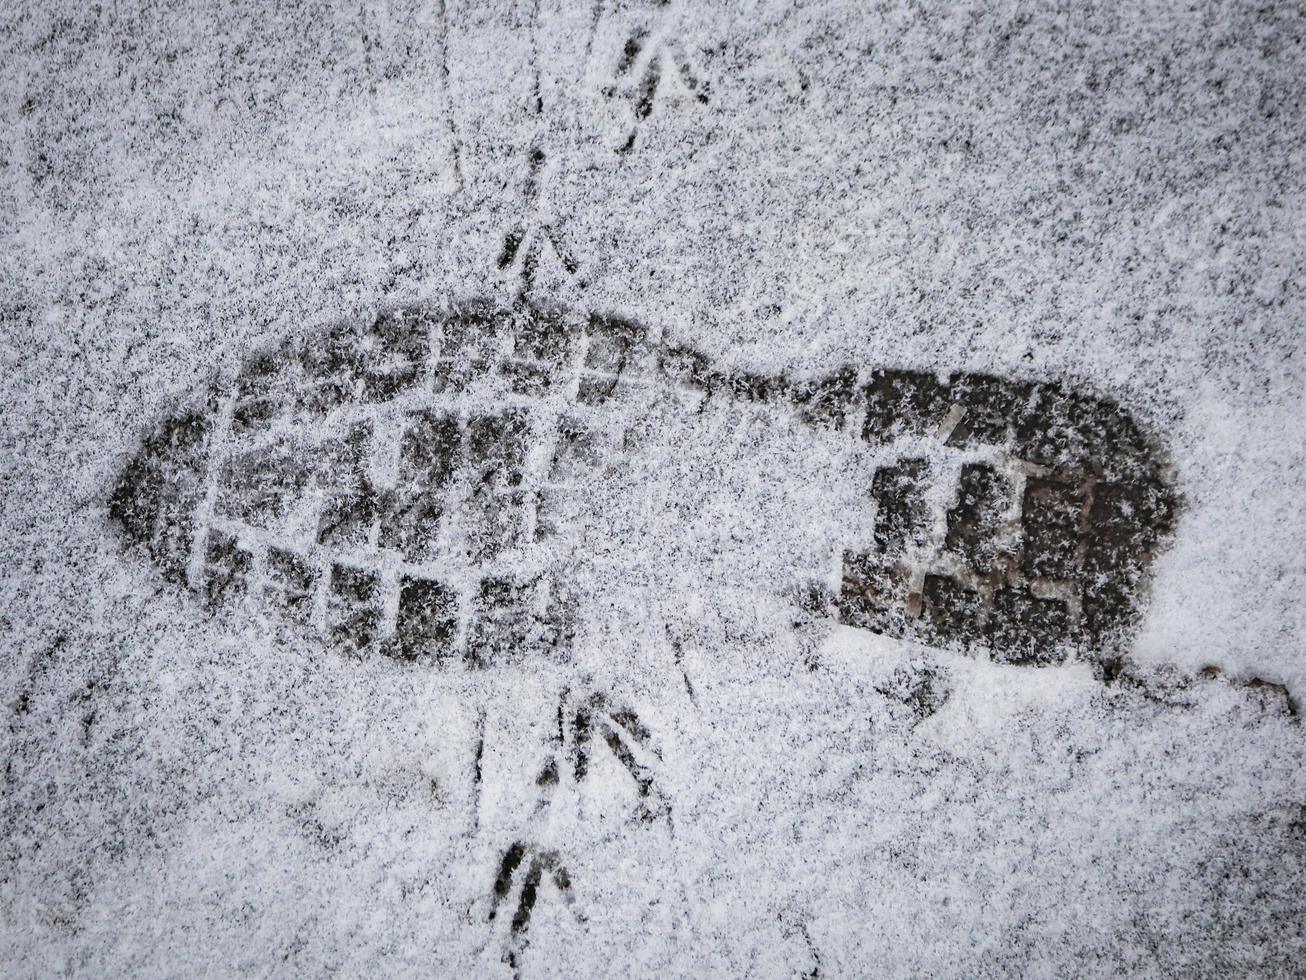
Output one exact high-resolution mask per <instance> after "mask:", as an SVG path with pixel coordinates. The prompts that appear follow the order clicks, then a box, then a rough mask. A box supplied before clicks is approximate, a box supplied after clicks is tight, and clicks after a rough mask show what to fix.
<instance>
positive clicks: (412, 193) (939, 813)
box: [0, 0, 1306, 977]
mask: <svg viewBox="0 0 1306 980" xmlns="http://www.w3.org/2000/svg"><path fill="white" fill-rule="evenodd" d="M7 14H8V16H7V17H6V18H5V22H4V24H3V25H2V26H0V93H3V95H2V96H0V121H2V125H3V134H4V137H5V138H4V139H2V140H0V232H2V233H3V236H4V238H3V245H0V331H2V333H0V353H2V354H3V358H4V360H3V374H2V375H0V377H2V378H3V381H2V382H0V383H2V384H3V386H4V409H3V415H2V416H0V643H2V645H0V684H2V685H3V692H4V700H3V703H0V713H2V714H3V715H4V718H3V724H0V738H2V739H3V751H2V752H0V757H2V758H3V762H4V771H3V776H2V777H0V779H2V781H0V962H3V964H4V965H3V968H2V969H3V972H4V973H6V974H7V975H14V976H21V977H26V976H32V977H36V976H49V975H57V974H71V975H79V976H104V975H145V976H178V975H192V974H211V975H218V976H225V975H241V974H257V975H278V976H318V975H327V974H345V975H351V976H352V975H362V974H372V975H382V976H391V975H393V976H407V975H419V976H430V975H437V976H446V975H447V976H463V975H474V976H491V977H493V976H511V975H513V974H514V973H516V974H518V975H521V976H525V977H533V976H554V975H558V976H562V975H572V976H577V975H578V976H605V975H612V974H618V975H632V976H663V975H674V976H776V977H785V976H799V975H803V976H867V975H870V976H876V975H892V976H909V975H930V976H963V975H966V976H972V975H1031V974H1032V975H1090V976H1091V975H1115V974H1119V973H1124V972H1129V973H1139V974H1143V975H1167V976H1169V975H1218V974H1239V975H1248V974H1250V975H1264V976H1291V975H1300V972H1301V964H1302V962H1303V961H1306V903H1304V902H1303V901H1302V897H1301V896H1302V889H1303V885H1306V736H1304V735H1303V731H1302V727H1301V720H1300V712H1301V711H1302V708H1303V701H1302V698H1303V695H1302V692H1303V691H1306V648H1304V646H1303V644H1304V642H1306V602H1303V599H1302V596H1303V595H1306V559H1304V558H1303V556H1304V555H1306V516H1303V503H1306V501H1304V500H1303V477H1302V473H1303V471H1304V467H1306V425H1303V420H1306V368H1304V367H1303V346H1304V345H1303V337H1306V331H1304V330H1303V322H1304V319H1306V305H1304V304H1303V283H1306V275H1304V273H1306V269H1304V268H1303V265H1304V264H1306V250H1304V249H1303V228H1306V194H1304V193H1303V191H1304V188H1303V182H1304V181H1306V176H1304V174H1306V169H1304V166H1303V165H1304V164H1306V157H1304V149H1306V135H1304V134H1306V112H1304V111H1303V110H1304V107H1306V8H1303V7H1302V6H1301V5H1299V4H1291V3H1282V4H1277V5H1274V4H1271V5H1254V4H1244V3H1225V4H1201V5H1188V6H1181V5H1178V4H1170V3H1164V2H1145V3H1142V4H1097V5H1082V4H1064V5H1061V6H1056V5H1053V4H1049V3H1039V4H1034V5H1027V4H1020V5H1017V4H1006V3H995V4H984V5H977V4H946V5H945V4H929V5H908V4H902V5H895V4H875V5H868V4H861V3H837V2H822V0H810V2H804V3H792V2H789V0H784V2H758V3H750V2H743V3H738V4H729V5H725V4H723V5H709V4H690V3H684V2H677V0H672V2H670V3H666V4H655V3H638V2H632V3H619V2H614V0H595V2H592V3H591V2H586V3H576V4H565V5H564V4H558V3H556V2H553V0H524V2H520V3H516V4H508V3H504V2H499V0H491V2H485V3H474V4H473V3H464V2H461V0H426V2H422V3H416V4H410V3H406V2H401V0H396V2H390V3H380V4H378V3H364V4H361V5H344V4H327V3H318V4H314V3H311V2H305V3H295V4H285V5H268V4H255V3H243V2H238V0H222V2H214V3H207V4H206V3H199V2H191V3H187V2H179V0H173V2H166V3H156V4H149V5H136V4H131V3H123V2H119V3H114V4H105V5H87V4H81V3H65V2H59V0H51V2H42V3H35V2H22V0H20V2H19V3H18V4H17V5H16V6H15V7H14V8H13V9H11V10H9V11H8V12H7ZM478 298H487V299H489V300H490V301H491V302H493V303H494V304H496V305H499V306H504V307H507V306H510V305H511V304H513V303H514V302H516V301H519V300H523V299H528V300H530V301H532V302H534V303H537V304H541V305H543V306H547V307H549V308H555V307H556V308H561V309H564V310H567V311H570V315H575V316H576V317H579V318H580V319H581V320H583V319H584V318H585V317H587V316H588V315H589V314H601V315H604V316H616V317H622V318H626V319H628V320H630V321H632V322H635V323H638V324H641V325H643V326H645V327H647V328H648V329H649V330H651V331H654V333H655V335H656V336H658V337H660V338H664V339H665V340H666V341H667V342H669V343H675V344H680V345H685V346H687V347H692V348H694V349H695V350H697V351H699V352H701V353H702V354H703V355H704V357H705V358H706V359H707V360H708V361H709V362H710V363H712V364H713V365H716V366H717V367H718V368H719V369H720V370H721V371H723V372H734V373H736V374H740V373H744V372H748V373H753V374H757V375H761V376H766V377H772V378H774V377H780V376H785V377H787V378H790V379H798V380H801V379H805V378H817V377H823V376H826V375H828V374H829V373H830V372H832V371H835V370H836V369H839V368H840V367H842V366H844V365H854V366H856V367H857V368H858V369H859V370H861V371H869V370H873V369H876V368H895V369H903V370H907V371H912V372H930V373H935V374H938V375H939V376H941V377H943V376H948V375H956V374H957V373H964V372H969V373H978V374H988V375H993V376H996V377H1001V378H1007V379H1019V380H1028V381H1035V382H1057V383H1060V384H1064V385H1067V386H1069V387H1072V388H1073V389H1075V390H1077V391H1084V392H1088V393H1090V394H1093V395H1099V396H1102V397H1105V398H1108V399H1110V400H1111V401H1112V402H1114V403H1116V404H1119V405H1120V406H1123V407H1124V408H1125V409H1126V410H1127V411H1128V412H1129V413H1130V414H1131V415H1132V416H1133V418H1134V419H1135V420H1136V421H1137V422H1138V423H1139V425H1140V426H1141V427H1143V428H1144V429H1145V430H1146V431H1147V432H1149V433H1151V434H1153V436H1154V437H1155V439H1156V441H1157V442H1158V444H1159V445H1160V446H1162V447H1164V450H1165V452H1166V456H1167V464H1168V466H1169V468H1170V479H1172V481H1173V483H1174V485H1175V487H1176V489H1177V491H1178V494H1179V496H1180V498H1181V500H1182V506H1181V509H1180V510H1179V512H1178V516H1177V518H1176V520H1175V530H1174V533H1173V536H1172V538H1171V539H1170V540H1169V542H1168V544H1167V545H1166V547H1165V548H1164V549H1163V550H1161V551H1160V552H1159V554H1158V556H1157V557H1156V559H1155V561H1154V563H1153V570H1154V574H1153V577H1152V580H1151V586H1150V597H1149V598H1148V601H1147V602H1146V605H1145V607H1144V616H1143V619H1142V621H1141V624H1140V625H1139V627H1138V629H1137V630H1136V631H1135V632H1134V633H1133V635H1132V636H1131V637H1130V642H1129V648H1128V649H1127V650H1126V651H1124V653H1125V655H1124V656H1123V657H1120V658H1108V657H1103V656H1089V655H1085V656H1082V657H1071V658H1069V659H1068V660H1067V662H1066V663H1064V664H1062V665H1059V666H1049V667H1033V666H1021V665H1012V664H1003V663H998V662H994V661H993V660H991V659H989V658H987V657H985V656H977V655H975V653H974V652H973V651H966V650H960V649H956V648H952V649H945V648H940V647H938V646H934V645H929V644H926V643H923V642H918V641H917V640H912V639H903V638H894V637H891V636H886V635H879V634H875V633H871V632H868V631H866V630H860V629H855V628H850V627H849V626H846V625H837V624H836V623H835V622H834V621H833V620H831V619H829V618H825V617H822V616H819V615H814V614H813V613H812V610H811V608H810V607H808V606H805V605H804V604H803V603H801V602H800V601H799V599H798V597H797V595H796V593H795V588H796V586H798V585H799V584H801V582H803V581H811V580H818V581H825V582H826V583H827V584H829V585H831V586H832V587H834V588H837V587H838V584H839V567H838V555H839V554H840V553H841V550H842V549H845V548H856V547H859V546H864V545H865V544H866V542H867V540H868V538H869V534H870V526H871V525H870V519H871V515H872V506H871V501H870V489H871V486H872V482H873V474H874V472H875V468H876V465H877V462H876V458H875V454H874V452H872V451H871V450H870V449H869V448H868V447H867V446H866V445H865V444H864V443H862V442H860V441H859V440H857V439H855V438H852V439H850V438H847V436H846V433H839V432H834V431H826V430H822V429H819V428H817V429H813V428H812V427H810V426H803V425H800V424H797V423H796V422H795V421H794V420H793V419H792V418H790V417H789V416H786V415H783V413H780V414H777V412H775V411H774V410H773V409H772V408H771V407H768V406H765V405H763V406H754V407H743V408H740V407H737V406H736V407H731V408H728V409H726V408H722V407H721V406H720V405H719V404H718V403H715V402H713V401H712V400H711V399H708V400H707V402H706V403H700V402H699V401H696V400H695V399H693V398H682V397H681V395H683V392H681V393H677V392H674V391H673V392H671V393H670V394H668V393H667V392H666V391H664V392H663V393H662V394H660V395H658V396H657V398H651V399H649V400H648V401H647V402H641V403H636V404H633V405H627V406H625V407H623V408H621V409H620V410H619V411H618V410H616V409H613V410H612V411H610V412H608V413H607V414H602V413H600V416H599V418H598V422H597V423H596V424H598V425H599V426H600V427H601V428H602V429H603V432H602V434H603V435H604V436H605V437H606V438H607V442H605V443H604V444H603V445H605V446H607V447H608V448H607V449H606V450H604V452H606V453H609V455H607V456H602V457H601V458H603V459H604V460H606V461H607V463H608V464H610V465H607V468H606V469H605V470H604V474H603V477H602V479H601V480H599V481H598V482H596V483H595V484H593V485H592V486H591V487H590V488H589V489H588V490H586V491H584V492H583V493H581V494H580V496H579V497H577V498H576V499H575V500H573V502H572V506H573V507H574V509H573V510H572V511H569V512H568V514H569V519H570V523H569V524H568V525H567V526H568V527H570V528H571V529H572V531H571V532H568V533H572V534H573V536H572V537H569V538H567V541H568V547H569V548H570V549H571V550H570V551H569V554H571V555H573V556H576V561H577V569H576V574H575V575H573V577H572V579H571V586H572V588H573V589H574V590H575V591H576V593H577V594H578V595H579V596H580V597H581V600H582V601H581V602H580V603H579V609H580V616H579V620H578V622H577V625H576V629H575V639H574V644H573V648H572V650H571V653H570V654H569V655H568V656H567V657H526V656H523V657H519V658H516V659H511V658H510V659H511V662H506V663H503V664H491V665H489V666H475V665H470V664H467V663H462V662H460V663H458V664H453V665H438V664H436V665H433V664H430V663H422V662H418V663H406V662H404V661H402V660H401V659H396V658H393V657H387V656H351V655H345V654H342V653H340V652H339V651H337V650H334V649H332V648H330V647H329V646H328V645H324V644H323V643H322V642H321V641H320V640H319V639H317V638H315V637H314V636H312V635H311V634H308V633H305V632H303V631H295V630H293V629H287V628H286V625H285V622H284V621H283V619H281V618H279V616H278V614H277V611H276V609H274V608H272V607H271V606H269V605H268V604H266V603H261V602H259V601H256V600H255V599H254V598H252V597H251V598H250V599H249V600H248V601H242V602H237V603H232V604H227V605H222V606H220V607H213V606H211V605H209V604H206V603H205V602H203V601H200V600H198V599H197V598H196V596H195V595H193V594H192V593H191V592H190V591H188V590H187V589H185V588H183V587H181V586H179V585H178V584H177V582H176V581H175V580H173V581H169V579H168V577H167V576H166V575H165V574H163V573H162V572H161V570H160V568H159V567H158V566H157V564H156V563H154V562H152V561H150V560H149V559H148V558H146V557H144V556H142V555H141V554H139V553H138V549H133V548H131V547H129V546H128V544H127V543H125V542H124V536H123V534H122V531H121V528H120V527H118V526H117V525H116V523H115V520H114V519H113V517H112V515H111V497H112V495H113V491H114V487H115V485H117V483H118V481H119V480H120V478H121V476H122V474H123V472H124V469H125V468H126V467H128V466H129V464H130V461H131V460H132V459H133V458H135V457H136V456H137V454H138V453H140V452H141V447H142V445H143V444H145V443H146V441H147V440H148V439H149V438H150V436H151V434H152V433H154V432H155V431H156V430H157V426H158V425H159V423H160V422H161V421H162V420H165V419H168V418H173V417H176V416H177V415H178V413H181V412H184V411H185V410H186V409H187V408H188V407H195V406H196V405H198V404H202V403H204V399H205V398H206V397H207V394H206V393H207V392H208V391H209V390H210V385H211V384H213V383H214V380H215V379H218V381H219V383H229V382H230V380H231V379H232V378H234V377H236V376H237V373H238V372H239V371H240V370H241V369H242V367H243V366H245V365H247V364H248V363H249V359H250V357H251V355H252V354H254V353H256V352H259V351H268V350H276V349H278V348H279V347H280V346H281V345H283V344H285V343H288V342H299V341H300V340H303V341H304V342H306V343H311V342H312V338H314V337H319V336H322V333H321V331H322V330H324V329H326V328H328V327H330V326H331V325H333V324H341V323H362V324H366V323H370V322H372V319H373V318H374V317H375V316H376V314H377V313H378V311H382V310H391V309H396V308H421V309H426V310H438V311H447V310H450V309H454V308H458V307H459V306H460V305H461V304H465V303H467V302H468V301H471V300H474V299H478ZM490 407H491V408H492V407H493V406H490ZM319 435H320V433H319ZM618 447H619V448H620V452H618ZM573 532H574V533H573ZM393 614H394V613H393V611H392V612H390V613H388V614H387V615H393Z"/></svg>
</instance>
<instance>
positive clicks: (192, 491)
mask: <svg viewBox="0 0 1306 980" xmlns="http://www.w3.org/2000/svg"><path fill="white" fill-rule="evenodd" d="M212 431H213V421H212V413H211V412H210V413H208V414H205V413H204V412H202V411H187V412H183V413H182V414H181V415H179V416H177V417H176V418H174V419H170V420H167V421H165V422H164V423H163V424H162V425H160V426H159V429H158V430H157V431H156V432H155V433H154V434H153V435H151V436H150V437H149V438H147V439H146V440H145V444H144V445H143V446H142V447H141V451H140V452H139V453H138V454H137V455H136V456H135V457H134V458H133V459H132V460H131V461H130V462H129V463H128V464H127V466H126V467H125V468H124V470H123V473H122V475H121V477H119V479H118V482H117V484H116V485H115V486H114V489H113V491H112V493H111V494H110V497H109V515H110V517H112V518H113V519H114V520H116V521H117V522H118V524H119V525H120V526H121V527H122V529H123V531H124V532H125V533H126V535H127V538H128V540H130V541H131V542H132V543H133V544H136V545H139V546H141V547H144V548H145V550H146V552H147V553H148V554H149V556H150V558H151V560H153V562H154V563H155V564H156V565H157V566H158V568H159V570H160V572H161V573H162V575H163V577H164V579H165V580H166V581H168V582H170V583H172V584H174V585H184V584H186V571H187V566H188V565H189V563H190V547H191V540H192V538H193V537H194V531H195V513H196V510H197V509H198V507H199V504H200V501H201V499H203V496H204V490H203V486H202V483H203V479H204V470H205V462H206V455H207V448H208V441H209V438H210V436H211V434H212Z"/></svg>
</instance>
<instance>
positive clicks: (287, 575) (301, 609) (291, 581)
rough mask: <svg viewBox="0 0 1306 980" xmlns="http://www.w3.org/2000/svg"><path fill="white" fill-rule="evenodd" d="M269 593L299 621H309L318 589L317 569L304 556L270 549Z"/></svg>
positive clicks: (268, 559)
mask: <svg viewBox="0 0 1306 980" xmlns="http://www.w3.org/2000/svg"><path fill="white" fill-rule="evenodd" d="M267 576H268V581H267V590H268V591H269V592H270V593H271V594H273V595H274V596H275V597H276V599H277V600H278V601H279V602H280V603H282V604H283V605H284V608H285V609H286V610H287V611H288V612H289V613H290V615H291V616H292V617H293V618H294V619H295V620H297V621H299V622H305V621H307V619H308V617H309V615H310V613H311V611H312V605H313V591H314V589H315V588H316V586H317V576H318V573H317V569H316V568H314V567H313V565H312V563H311V562H310V561H309V560H308V559H307V558H305V557H303V556H301V555H297V554H295V553H294V552H293V551H286V550H285V549H283V548H269V549H268V557H267Z"/></svg>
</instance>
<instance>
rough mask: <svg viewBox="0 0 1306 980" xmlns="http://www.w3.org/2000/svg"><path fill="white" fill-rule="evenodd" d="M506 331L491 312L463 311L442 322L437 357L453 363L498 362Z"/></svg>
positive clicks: (502, 349) (502, 351)
mask: <svg viewBox="0 0 1306 980" xmlns="http://www.w3.org/2000/svg"><path fill="white" fill-rule="evenodd" d="M505 336H506V329H505V326H504V324H503V322H502V321H501V319H500V318H499V317H498V316H496V315H495V314H494V312H493V311H492V310H489V309H486V310H466V311H463V312H461V313H455V314H453V315H452V316H450V317H449V318H448V319H446V320H445V321H444V324H443V326H442V329H441V343H440V356H441V358H444V359H446V360H455V361H464V362H467V361H497V360H499V359H500V357H501V355H502V354H503V353H504V344H505Z"/></svg>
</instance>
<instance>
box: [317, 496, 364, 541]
mask: <svg viewBox="0 0 1306 980" xmlns="http://www.w3.org/2000/svg"><path fill="white" fill-rule="evenodd" d="M377 512H378V504H377V492H376V489H375V488H374V487H373V486H372V484H371V483H370V482H369V481H367V480H365V479H364V480H360V481H358V482H357V483H355V484H354V485H353V486H344V487H337V488H335V489H333V490H332V492H331V495H330V496H329V497H327V499H326V502H325V503H324V504H323V507H322V513H321V514H320V515H319V517H318V525H317V543H318V544H320V545H330V546H334V547H341V548H358V547H362V546H363V545H365V544H367V540H368V538H369V537H370V535H371V530H372V523H373V522H374V521H375V520H376V518H377Z"/></svg>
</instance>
